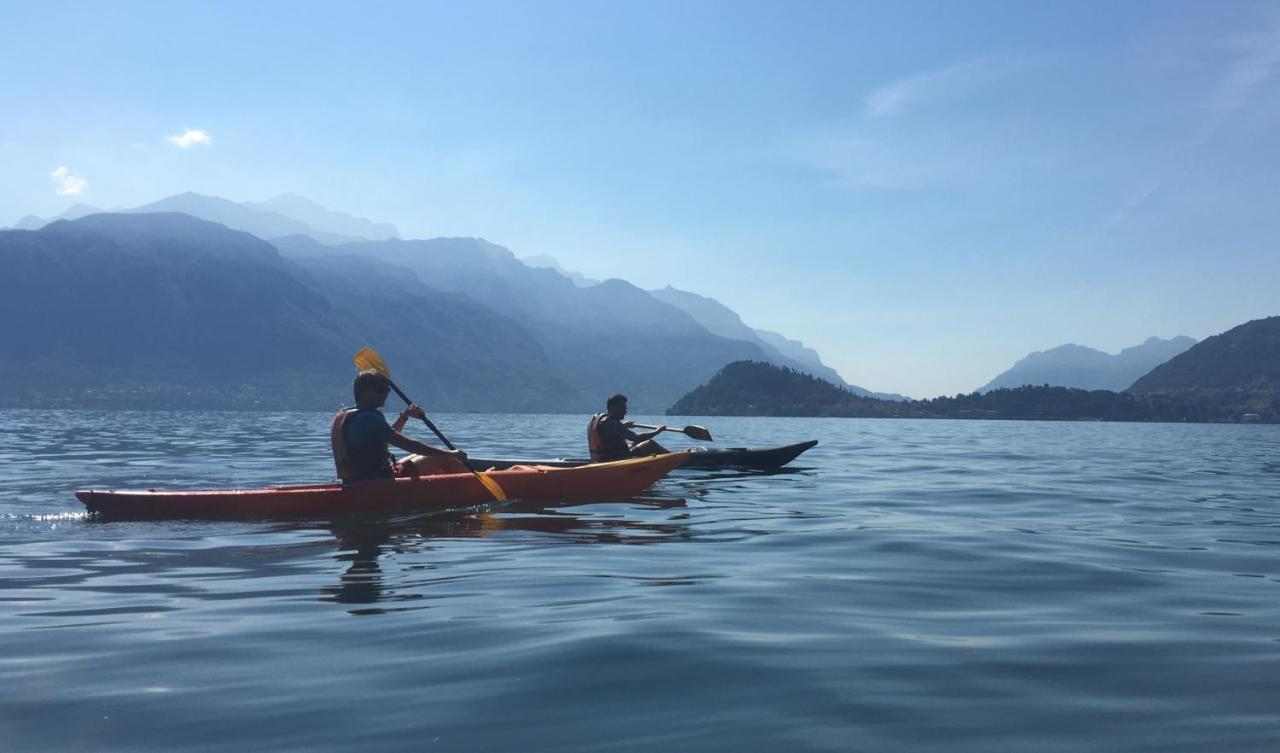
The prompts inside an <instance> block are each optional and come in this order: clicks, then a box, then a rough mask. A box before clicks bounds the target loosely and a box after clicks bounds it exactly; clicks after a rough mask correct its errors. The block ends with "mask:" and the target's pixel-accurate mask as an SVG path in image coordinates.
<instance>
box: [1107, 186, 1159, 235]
mask: <svg viewBox="0 0 1280 753" xmlns="http://www.w3.org/2000/svg"><path fill="white" fill-rule="evenodd" d="M1163 187H1164V181H1163V180H1160V179H1155V178H1153V179H1151V180H1148V181H1146V182H1145V183H1143V184H1142V185H1140V186H1139V187H1138V188H1137V189H1136V190H1134V191H1133V192H1132V193H1130V194H1129V195H1128V196H1126V197H1125V198H1124V200H1123V201H1121V202H1120V206H1119V207H1117V208H1116V209H1115V211H1114V212H1112V213H1111V216H1110V217H1109V218H1108V219H1107V221H1106V222H1104V223H1103V224H1102V232H1103V233H1109V232H1111V231H1112V230H1114V229H1116V228H1117V227H1119V226H1120V225H1123V224H1124V223H1125V222H1126V221H1127V220H1128V219H1129V216H1130V215H1132V214H1133V213H1135V212H1137V211H1138V210H1139V209H1141V208H1142V206H1143V205H1144V204H1146V203H1147V201H1148V200H1149V199H1150V198H1151V197H1152V196H1154V195H1155V194H1156V193H1157V192H1158V191H1159V190H1160V189H1161V188H1163Z"/></svg>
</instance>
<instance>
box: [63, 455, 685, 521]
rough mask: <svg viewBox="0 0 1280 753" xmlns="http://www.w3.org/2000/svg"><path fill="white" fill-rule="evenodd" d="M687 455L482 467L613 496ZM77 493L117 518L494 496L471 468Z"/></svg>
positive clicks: (527, 482)
mask: <svg viewBox="0 0 1280 753" xmlns="http://www.w3.org/2000/svg"><path fill="white" fill-rule="evenodd" d="M687 459H688V453H683V452H678V453H671V454H669V455H656V456H653V457H647V458H635V459H631V460H619V461H616V462H613V463H597V464H594V465H589V466H581V467H573V468H555V467H548V466H529V465H522V466H513V467H510V468H506V469H502V470H495V471H486V472H485V475H487V476H489V477H491V478H492V479H493V480H494V481H497V482H498V484H499V485H500V486H501V487H502V489H503V491H505V492H506V494H507V497H508V498H510V499H522V500H538V501H545V500H568V499H589V498H599V499H611V498H613V499H616V498H625V497H630V496H634V495H636V494H638V493H639V492H641V491H643V490H644V489H645V488H647V487H648V486H649V485H651V484H652V483H653V482H655V481H657V480H658V479H660V478H662V477H663V476H665V475H666V474H667V473H668V472H670V471H671V470H673V469H674V468H677V467H679V466H680V465H683V464H684V463H685V461H686V460H687ZM76 498H77V499H79V500H80V501H81V502H82V503H84V505H85V507H86V508H88V510H89V511H90V512H92V513H97V514H98V515H100V516H102V517H107V518H118V519H120V518H127V519H156V518H270V517H308V516H327V515H345V514H348V513H359V512H389V511H396V510H406V509H416V510H446V509H457V508H463V507H472V506H475V505H479V504H484V503H486V502H492V501H494V498H493V496H492V495H491V494H490V493H489V491H488V490H487V489H486V488H485V486H484V485H483V484H482V483H480V480H479V479H477V478H476V477H475V476H474V475H473V474H471V473H447V474H439V475H430V476H420V477H417V478H396V479H376V480H372V481H362V482H359V483H355V484H345V485H344V484H308V485H300V486H276V487H266V488H260V489H225V490H201V491H161V490H156V489H148V490H138V491H100V490H95V489H82V490H79V491H77V492H76Z"/></svg>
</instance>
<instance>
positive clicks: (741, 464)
mask: <svg viewBox="0 0 1280 753" xmlns="http://www.w3.org/2000/svg"><path fill="white" fill-rule="evenodd" d="M817 443H818V440H816V439H810V440H809V441H808V442H797V443H796V444H789V445H784V446H782V447H711V448H706V447H691V448H689V459H688V460H686V461H685V462H684V465H682V466H681V468H742V469H746V470H752V471H773V470H777V469H778V468H781V467H782V466H784V465H786V464H787V463H790V462H791V461H792V460H795V459H796V457H798V456H799V455H800V453H802V452H804V451H805V450H807V449H809V448H810V447H813V446H814V445H816V444H817ZM467 462H468V463H469V464H470V465H471V467H472V468H479V469H481V470H488V469H490V468H494V469H497V470H502V469H503V468H510V467H511V466H513V465H549V466H552V467H554V468H574V467H577V466H580V465H587V464H589V463H591V461H590V460H589V459H587V458H553V459H551V460H511V459H494V458H467Z"/></svg>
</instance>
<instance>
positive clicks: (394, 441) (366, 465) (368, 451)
mask: <svg viewBox="0 0 1280 753" xmlns="http://www.w3.org/2000/svg"><path fill="white" fill-rule="evenodd" d="M352 389H353V391H354V392H355V398H356V407H354V408H343V409H342V410H340V411H338V415H336V416H334V417H333V425H332V426H331V427H330V430H329V433H330V438H331V440H332V442H333V462H334V465H336V466H337V467H338V478H340V479H342V481H343V483H352V482H355V481H366V480H368V479H374V478H393V477H394V476H395V475H396V471H397V467H396V463H395V460H394V459H393V458H392V457H391V455H390V454H389V453H388V452H387V445H389V444H390V445H395V446H396V447H399V448H400V449H402V450H405V451H406V452H412V453H416V455H415V457H416V456H418V455H425V456H427V458H433V457H434V458H438V459H440V460H447V461H448V462H449V463H450V464H452V463H458V462H462V461H465V460H466V459H467V454H466V453H465V452H463V451H462V450H442V449H440V448H438V447H432V446H431V445H429V444H426V443H425V442H419V441H418V440H416V439H411V438H409V437H406V436H405V435H404V434H401V433H400V432H402V431H403V430H404V425H405V423H406V422H407V421H408V420H409V419H410V418H423V417H424V415H425V414H423V412H422V409H421V408H419V407H418V406H416V405H410V406H409V407H407V408H405V409H404V410H403V411H401V412H400V416H399V418H397V419H396V420H395V423H393V424H391V425H387V418H386V416H383V415H382V411H380V410H378V409H379V408H381V407H382V406H383V405H385V404H386V402H387V395H388V394H389V393H390V392H391V383H390V382H388V381H387V378H386V377H384V376H383V375H381V374H379V373H378V372H376V371H362V372H360V373H359V374H356V380H355V383H354V384H353V385H352ZM419 465H420V464H419ZM418 470H421V468H419V469H418Z"/></svg>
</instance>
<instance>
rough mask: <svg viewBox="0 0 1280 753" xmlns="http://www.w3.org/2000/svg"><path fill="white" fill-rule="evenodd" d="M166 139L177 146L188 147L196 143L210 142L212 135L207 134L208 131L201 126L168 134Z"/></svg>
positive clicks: (211, 141)
mask: <svg viewBox="0 0 1280 753" xmlns="http://www.w3.org/2000/svg"><path fill="white" fill-rule="evenodd" d="M168 141H169V143H170V144H173V145H174V146H177V147H179V148H182V149H190V148H191V147H193V146H195V145H196V144H206V145H207V144H212V143H213V137H212V136H210V135H209V132H208V131H206V130H203V129H201V128H187V129H186V130H185V131H183V132H182V133H179V134H176V135H173V136H169V137H168Z"/></svg>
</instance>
